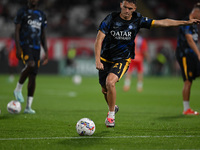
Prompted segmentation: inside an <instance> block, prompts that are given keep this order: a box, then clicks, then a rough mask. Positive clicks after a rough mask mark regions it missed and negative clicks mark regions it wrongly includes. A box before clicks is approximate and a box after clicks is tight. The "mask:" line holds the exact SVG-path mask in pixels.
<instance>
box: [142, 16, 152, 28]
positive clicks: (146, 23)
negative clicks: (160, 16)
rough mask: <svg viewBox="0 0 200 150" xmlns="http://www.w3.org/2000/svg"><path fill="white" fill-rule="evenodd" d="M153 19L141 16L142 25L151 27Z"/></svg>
mask: <svg viewBox="0 0 200 150" xmlns="http://www.w3.org/2000/svg"><path fill="white" fill-rule="evenodd" d="M152 21H153V19H149V18H148V17H143V16H142V17H141V20H140V27H141V28H147V29H150V28H151V25H152Z"/></svg>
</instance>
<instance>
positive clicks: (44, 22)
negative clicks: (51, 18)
mask: <svg viewBox="0 0 200 150" xmlns="http://www.w3.org/2000/svg"><path fill="white" fill-rule="evenodd" d="M46 26H47V17H46V15H45V14H44V13H43V22H42V28H45V27H46Z"/></svg>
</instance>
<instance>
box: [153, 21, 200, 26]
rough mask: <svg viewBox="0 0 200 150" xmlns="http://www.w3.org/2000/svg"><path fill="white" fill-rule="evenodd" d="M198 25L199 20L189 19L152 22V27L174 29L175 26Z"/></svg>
mask: <svg viewBox="0 0 200 150" xmlns="http://www.w3.org/2000/svg"><path fill="white" fill-rule="evenodd" d="M199 23H200V20H199V19H190V20H188V21H185V20H173V19H161V20H153V21H152V27H175V26H181V25H192V24H199Z"/></svg>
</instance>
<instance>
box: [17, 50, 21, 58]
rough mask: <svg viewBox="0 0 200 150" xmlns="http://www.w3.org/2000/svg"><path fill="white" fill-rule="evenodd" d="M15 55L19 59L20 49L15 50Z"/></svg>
mask: <svg viewBox="0 0 200 150" xmlns="http://www.w3.org/2000/svg"><path fill="white" fill-rule="evenodd" d="M16 57H17V58H18V59H19V60H20V59H21V50H16Z"/></svg>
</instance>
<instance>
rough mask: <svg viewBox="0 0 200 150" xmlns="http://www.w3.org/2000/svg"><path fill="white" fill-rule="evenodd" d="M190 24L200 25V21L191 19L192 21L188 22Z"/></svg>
mask: <svg viewBox="0 0 200 150" xmlns="http://www.w3.org/2000/svg"><path fill="white" fill-rule="evenodd" d="M188 22H189V23H190V24H200V20H199V19H190V20H188Z"/></svg>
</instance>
